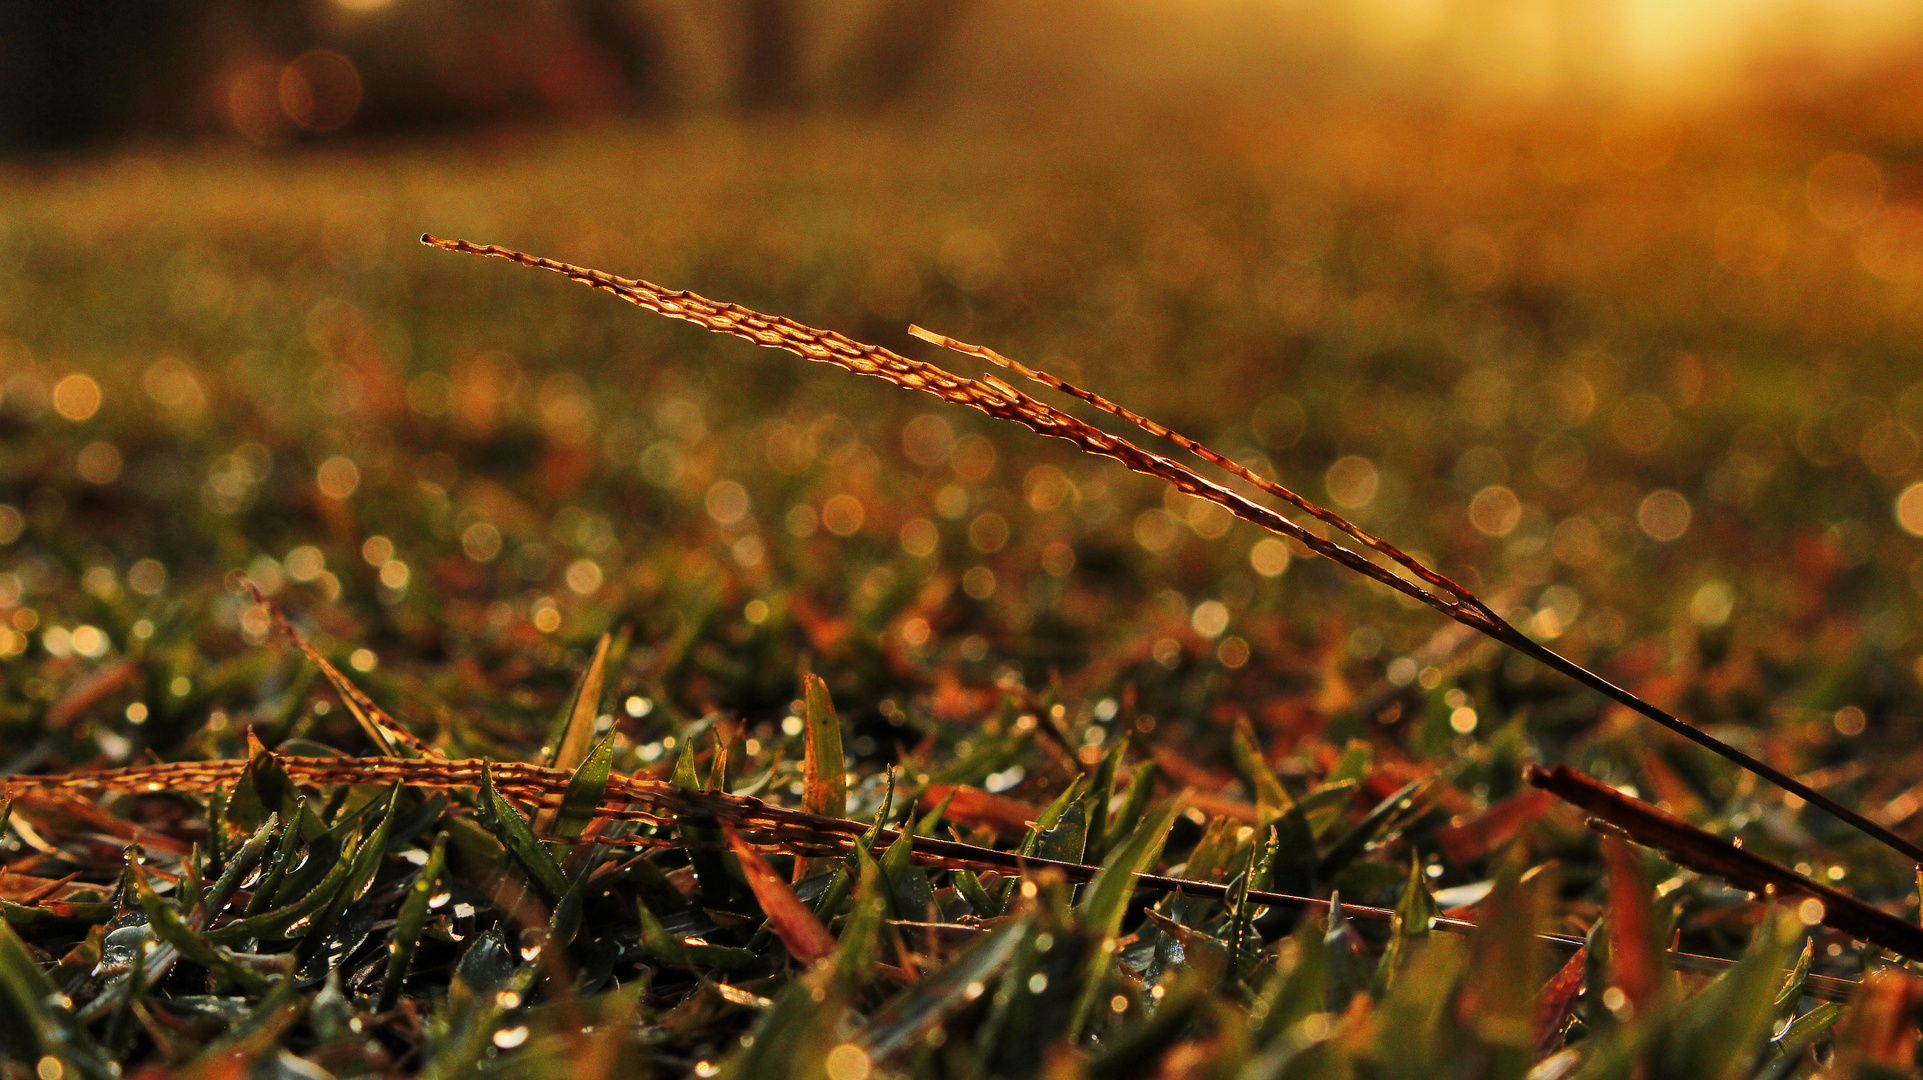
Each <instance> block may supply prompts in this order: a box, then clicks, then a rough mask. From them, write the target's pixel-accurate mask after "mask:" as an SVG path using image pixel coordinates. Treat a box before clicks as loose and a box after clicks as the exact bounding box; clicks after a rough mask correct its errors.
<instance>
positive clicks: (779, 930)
mask: <svg viewBox="0 0 1923 1080" xmlns="http://www.w3.org/2000/svg"><path fill="white" fill-rule="evenodd" d="M722 831H723V832H724V833H726V834H727V837H728V846H729V847H730V848H732V849H734V853H735V858H737V859H739V860H741V871H742V873H743V874H744V875H745V876H746V877H747V879H748V887H749V888H751V889H753V890H754V894H755V899H756V900H758V901H760V902H761V910H762V911H764V912H766V913H767V915H768V922H769V924H770V925H772V926H773V927H774V931H775V935H776V936H777V937H779V938H780V939H781V943H782V944H783V945H786V946H788V951H789V952H790V953H792V954H794V957H795V959H797V960H800V961H801V962H802V963H804V964H812V963H814V962H815V961H817V960H820V959H821V958H822V957H824V956H827V955H829V954H830V953H832V952H834V951H835V939H834V936H833V935H831V934H829V933H828V928H827V927H825V926H823V925H821V920H820V919H818V918H816V917H815V913H814V912H812V911H810V910H808V906H807V905H806V904H803V903H802V902H801V898H800V897H799V896H796V895H795V891H794V890H793V889H792V888H789V887H788V883H787V882H785V881H783V880H781V875H780V874H777V873H775V868H774V867H772V866H769V865H768V860H766V859H764V858H762V857H761V853H760V852H758V851H756V850H755V849H754V848H753V847H752V846H750V845H749V844H748V842H747V841H745V840H743V839H741V834H740V833H738V832H736V831H735V829H734V826H732V825H723V826H722Z"/></svg>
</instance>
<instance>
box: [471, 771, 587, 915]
mask: <svg viewBox="0 0 1923 1080" xmlns="http://www.w3.org/2000/svg"><path fill="white" fill-rule="evenodd" d="M479 817H480V819H481V824H483V825H485V826H486V827H487V828H488V831H490V832H492V833H493V834H494V837H495V839H497V840H499V841H500V842H501V846H503V847H505V848H507V850H508V854H510V855H512V856H513V857H514V861H515V862H518V863H520V864H521V869H522V870H524V871H526V872H527V876H528V880H529V881H531V882H533V884H534V887H535V889H537V890H539V892H540V893H541V895H542V897H543V898H544V899H545V900H546V901H547V903H548V905H549V906H550V907H551V906H553V905H554V904H555V903H556V902H558V901H559V900H560V899H561V897H562V895H564V894H565V893H566V892H567V891H568V879H567V875H566V874H563V873H562V872H561V864H560V863H558V862H556V861H555V860H554V853H553V852H551V851H549V850H548V849H547V845H546V844H543V843H541V842H540V841H539V840H537V839H535V838H534V830H533V829H531V828H529V827H528V823H527V819H526V818H524V817H522V816H521V812H520V811H519V810H516V809H515V808H514V804H512V803H510V802H508V801H507V799H505V798H503V797H502V796H501V793H500V792H499V791H498V790H496V789H495V787H494V770H493V769H491V768H489V767H488V765H487V763H486V762H483V763H482V764H481V813H480V815H479Z"/></svg>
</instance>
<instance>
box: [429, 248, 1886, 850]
mask: <svg viewBox="0 0 1923 1080" xmlns="http://www.w3.org/2000/svg"><path fill="white" fill-rule="evenodd" d="M421 242H422V243H424V244H428V245H430V246H433V247H438V248H444V249H446V250H448V251H459V252H466V253H468V254H472V255H484V256H489V257H492V258H499V259H506V260H508V261H510V262H515V263H519V264H521V265H522V266H530V267H535V268H538V269H542V270H551V271H553V272H555V273H557V274H562V275H564V276H566V277H567V278H569V279H570V280H573V281H576V282H579V283H581V284H583V285H587V286H589V287H590V288H595V289H600V290H602V291H604V292H610V293H613V294H614V295H616V296H619V297H620V298H622V299H623V300H626V301H628V302H629V303H631V304H634V305H636V306H638V307H641V308H643V309H645V310H648V311H652V312H655V313H656V314H659V315H663V316H666V317H668V318H671V319H680V320H683V321H685V322H691V323H694V324H695V325H696V326H700V327H703V328H705V329H708V330H712V331H715V332H716V333H722V334H731V335H733V336H735V337H738V338H742V339H744V340H746V341H751V342H753V343H754V344H756V345H761V346H763V347H765V348H770V349H785V350H787V351H788V352H792V353H794V354H795V355H797V356H800V357H802V358H803V359H806V360H813V361H817V362H819V363H825V364H833V365H835V366H836V367H840V368H843V369H845V370H848V371H852V372H854V373H855V374H858V375H869V376H873V377H875V378H879V379H883V380H885V381H887V382H890V383H893V384H894V385H896V386H899V387H902V388H903V389H908V390H916V391H919V392H921V393H925V394H931V395H933V396H935V397H938V398H941V399H942V400H944V401H948V402H951V403H953V404H956V405H964V406H967V407H969V408H972V409H977V410H979V411H981V412H984V413H987V414H988V415H990V416H995V417H1000V418H1002V419H1004V420H1009V421H1013V422H1014V423H1017V424H1020V425H1022V426H1023V427H1026V428H1028V429H1029V430H1031V431H1034V432H1036V433H1038V434H1041V435H1047V436H1050V437H1053V438H1058V439H1063V440H1066V441H1067V442H1069V443H1070V444H1072V445H1074V446H1075V447H1077V448H1078V449H1080V450H1083V451H1084V452H1086V453H1090V454H1094V455H1096V456H1098V457H1106V458H1112V459H1114V460H1115V461H1118V462H1120V463H1121V464H1122V465H1123V466H1125V467H1126V468H1128V469H1130V470H1133V471H1135V472H1138V473H1141V474H1143V475H1145V476H1153V477H1156V478H1158V479H1161V480H1164V481H1166V482H1167V483H1169V484H1170V485H1171V486H1173V487H1174V488H1175V489H1176V490H1177V491H1180V492H1182V493H1183V494H1185V495H1190V496H1193V497H1195V498H1198V499H1204V500H1206V501H1208V502H1212V503H1214V504H1216V505H1217V506H1220V507H1222V508H1223V509H1225V510H1227V511H1229V512H1230V513H1231V514H1234V515H1235V516H1236V517H1239V518H1241V519H1242V520H1244V521H1248V522H1252V523H1254V524H1256V525H1260V526H1262V527H1263V528H1266V529H1268V530H1270V531H1272V532H1275V533H1278V534H1280V535H1283V536H1287V537H1291V538H1293V539H1295V540H1297V541H1299V542H1301V543H1302V544H1303V545H1304V546H1306V547H1307V548H1309V549H1310V550H1311V551H1314V552H1316V553H1317V554H1319V555H1323V556H1325V557H1327V558H1329V559H1333V560H1334V561H1336V562H1338V563H1340V564H1342V565H1343V566H1344V567H1347V568H1348V569H1350V570H1352V571H1354V572H1356V573H1358V574H1361V575H1362V576H1364V577H1366V578H1369V579H1370V580H1372V581H1377V582H1380V583H1382V584H1384V585H1387V586H1388V587H1390V588H1392V589H1394V590H1396V591H1397V592H1400V593H1402V594H1404V595H1406V596H1409V597H1411V598H1413V599H1415V600H1418V601H1420V602H1422V603H1424V604H1426V605H1428V606H1430V607H1432V608H1435V609H1436V610H1437V611H1440V612H1442V613H1443V614H1445V615H1447V616H1449V617H1450V618H1451V619H1454V620H1456V621H1457V622H1459V623H1461V624H1463V625H1465V626H1468V627H1470V628H1471V629H1473V630H1476V631H1478V632H1480V633H1482V634H1485V635H1487V636H1488V637H1490V638H1492V639H1494V640H1496V641H1499V642H1501V643H1502V644H1504V645H1507V646H1509V647H1510V648H1512V649H1514V650H1516V651H1517V652H1520V653H1522V654H1523V655H1525V656H1529V657H1531V658H1533V659H1535V660H1537V661H1538V662H1540V663H1543V664H1545V665H1547V666H1549V667H1551V668H1554V669H1555V670H1557V671H1560V672H1562V673H1563V674H1564V675H1567V676H1568V677H1570V678H1572V679H1575V680H1576V681H1578V682H1580V683H1582V684H1584V685H1586V686H1588V687H1590V688H1591V689H1593V690H1595V691H1597V692H1598V693H1601V694H1603V695H1604V696H1606V697H1608V698H1610V699H1611V700H1614V701H1616V702H1618V703H1620V704H1622V705H1624V706H1626V707H1627V708H1630V709H1632V710H1634V711H1636V712H1639V713H1641V714H1642V715H1644V716H1646V717H1648V718H1650V719H1651V720H1654V721H1655V722H1657V723H1658V724H1661V725H1662V726H1663V727H1666V728H1668V729H1669V730H1670V731H1673V732H1675V733H1676V734H1678V735H1681V736H1683V737H1684V738H1686V739H1689V740H1690V741H1692V742H1695V743H1697V744H1698V745H1700V746H1703V747H1705V748H1707V749H1709V750H1711V751H1713V752H1715V753H1716V754H1719V755H1721V756H1722V757H1724V758H1725V759H1727V760H1729V761H1731V762H1733V763H1735V764H1737V765H1739V766H1741V767H1742V768H1744V769H1747V770H1749V771H1750V772H1752V773H1755V774H1756V775H1758V776H1761V777H1763V778H1764V779H1766V780H1768V781H1770V782H1771V783H1773V784H1775V785H1777V786H1778V787H1781V788H1783V789H1784V790H1785V791H1789V792H1791V793H1793V794H1795V795H1797V796H1798V797H1800V798H1802V799H1803V800H1804V801H1806V802H1808V803H1810V804H1811V805H1813V806H1816V807H1818V808H1820V809H1822V810H1823V811H1825V812H1827V813H1829V814H1830V815H1832V816H1834V817H1836V818H1837V819H1838V820H1840V821H1843V822H1845V823H1847V824H1849V825H1850V826H1851V827H1853V828H1855V829H1857V830H1859V831H1861V832H1862V833H1864V834H1865V835H1867V836H1870V837H1872V838H1874V839H1875V840H1877V841H1878V842H1879V843H1882V844H1884V845H1886V846H1888V847H1890V848H1891V849H1893V850H1895V851H1898V852H1901V853H1902V854H1903V855H1904V856H1906V857H1907V858H1909V859H1911V860H1913V861H1915V862H1918V863H1923V846H1919V845H1917V844H1915V843H1912V842H1911V841H1909V840H1907V839H1905V838H1903V837H1901V836H1898V835H1897V834H1896V833H1894V832H1892V831H1890V830H1889V829H1887V828H1885V827H1884V826H1882V825H1880V824H1878V823H1876V822H1874V821H1872V820H1870V819H1869V818H1867V817H1865V816H1864V815H1862V814H1860V813H1857V812H1856V811H1855V810H1852V809H1850V808H1849V807H1847V806H1844V805H1843V804H1841V803H1839V802H1837V801H1836V800H1835V799H1832V798H1830V797H1829V796H1827V795H1825V794H1823V793H1822V792H1820V791H1817V790H1816V789H1814V788H1812V787H1810V786H1809V785H1808V784H1805V783H1803V782H1802V781H1800V780H1798V779H1797V778H1795V777H1794V776H1791V775H1789V774H1788V773H1786V772H1784V771H1782V770H1781V769H1778V768H1776V767H1774V766H1772V765H1770V764H1768V763H1767V762H1764V761H1762V760H1760V759H1758V758H1756V757H1755V756H1753V755H1751V754H1748V753H1745V752H1743V751H1742V750H1739V749H1737V748H1736V747H1734V746H1731V745H1730V744H1728V743H1726V742H1724V741H1723V740H1721V739H1718V738H1716V737H1715V736H1713V735H1711V734H1709V733H1708V732H1706V731H1704V730H1702V729H1701V728H1698V727H1696V726H1695V725H1693V724H1690V723H1687V722H1685V721H1683V720H1681V719H1680V718H1678V717H1676V716H1673V715H1671V714H1670V713H1668V712H1666V711H1664V710H1662V709H1659V708H1657V707H1656V706H1655V705H1652V704H1650V703H1649V702H1647V701H1644V700H1643V699H1642V698H1640V697H1637V696H1636V695H1635V694H1632V693H1630V692H1629V691H1628V690H1625V689H1623V688H1622V687H1620V686H1617V685H1616V684H1614V683H1612V682H1610V681H1609V680H1608V679H1605V678H1603V677H1602V676H1600V675H1598V674H1596V673H1595V672H1593V671H1590V670H1589V669H1588V668H1585V667H1583V666H1582V665H1581V664H1578V663H1576V662H1575V661H1573V660H1570V659H1568V658H1567V657H1565V656H1562V655H1561V654H1560V653H1557V652H1556V651H1554V650H1553V649H1550V648H1548V647H1547V646H1545V645H1542V644H1541V643H1539V642H1537V641H1535V640H1533V639H1531V638H1530V637H1529V636H1528V635H1527V634H1524V633H1523V632H1522V631H1520V630H1518V629H1516V628H1515V627H1514V626H1511V625H1510V624H1509V623H1508V622H1506V621H1504V620H1503V619H1501V618H1500V617H1498V616H1497V615H1495V613H1494V612H1493V611H1491V610H1490V609H1489V607H1488V606H1487V605H1485V604H1483V603H1482V602H1481V601H1479V600H1476V599H1475V598H1474V597H1473V596H1471V595H1470V594H1469V593H1468V592H1467V591H1466V590H1464V589H1463V588H1462V587H1461V586H1460V585H1457V584H1456V583H1454V582H1453V581H1450V580H1449V579H1448V578H1446V577H1444V576H1442V575H1441V574H1439V573H1436V572H1435V571H1433V570H1429V569H1427V568H1426V567H1423V566H1422V564H1421V563H1419V562H1418V561H1417V560H1415V559H1413V558H1411V557H1409V556H1408V555H1406V554H1404V553H1402V552H1400V551H1398V550H1397V549H1395V548H1394V547H1393V546H1392V545H1389V544H1387V543H1385V542H1383V541H1380V540H1377V539H1376V538H1374V537H1373V536H1370V535H1369V534H1367V533H1365V532H1363V531H1362V530H1361V529H1359V528H1357V527H1356V526H1354V525H1353V524H1351V523H1350V522H1348V521H1347V520H1346V519H1344V518H1342V517H1341V516H1340V515H1338V514H1335V513H1333V512H1332V511H1329V510H1326V509H1323V508H1321V507H1318V506H1316V505H1315V504H1314V503H1311V502H1309V501H1308V500H1306V499H1303V498H1301V497H1300V496H1298V495H1296V494H1295V493H1293V492H1289V491H1288V490H1287V489H1286V488H1283V487H1281V485H1279V484H1271V483H1268V482H1265V481H1261V479H1260V478H1259V477H1258V476H1257V475H1256V474H1255V473H1253V472H1252V471H1251V470H1248V469H1246V468H1243V467H1241V466H1239V465H1237V464H1236V463H1234V462H1232V461H1230V460H1229V459H1228V458H1225V457H1223V456H1222V455H1219V454H1215V453H1214V452H1213V451H1208V450H1207V449H1206V448H1205V447H1201V444H1200V443H1197V442H1195V441H1194V440H1192V439H1187V438H1186V437H1181V436H1177V435H1176V433H1175V432H1172V431H1169V429H1167V428H1165V427H1162V426H1161V425H1159V424H1154V422H1153V421H1149V420H1147V419H1146V418H1142V417H1138V416H1137V415H1136V414H1134V413H1131V412H1129V411H1128V410H1125V409H1122V408H1121V407H1120V406H1118V405H1114V404H1113V403H1111V402H1107V401H1106V400H1105V399H1102V398H1099V397H1098V396H1096V395H1094V394H1092V393H1089V392H1087V391H1084V390H1081V389H1079V388H1077V387H1072V386H1070V385H1069V384H1067V383H1065V382H1063V381H1062V380H1060V379H1056V378H1055V377H1053V376H1050V375H1046V374H1045V373H1043V372H1039V371H1035V370H1034V369H1032V368H1027V367H1017V366H1015V364H1014V361H1011V360H1008V359H1007V358H1006V357H1001V356H1000V354H999V353H993V352H992V350H986V349H982V348H980V347H979V346H973V345H967V344H965V343H962V342H957V341H954V339H952V338H946V337H942V336H941V335H928V334H926V332H925V331H924V334H925V335H926V336H927V337H929V338H930V339H938V340H939V343H940V344H943V345H945V346H948V347H951V348H958V349H960V351H962V352H965V353H968V354H970V355H976V356H981V357H983V358H985V359H990V360H991V361H993V362H996V363H1000V364H1003V365H1004V366H1007V367H1008V368H1009V369H1010V370H1014V371H1019V372H1021V373H1022V374H1023V375H1024V376H1026V377H1029V378H1033V379H1037V380H1039V381H1041V382H1042V383H1043V384H1044V385H1048V386H1052V387H1055V388H1057V389H1060V390H1062V391H1063V392H1065V393H1069V394H1072V395H1074V396H1076V397H1077V398H1079V399H1081V400H1083V401H1086V402H1089V403H1090V404H1094V405H1096V406H1097V407H1098V408H1103V409H1105V411H1108V412H1110V413H1112V414H1113V415H1116V416H1120V417H1123V418H1124V419H1128V420H1130V422H1132V423H1136V424H1139V425H1143V426H1144V428H1145V430H1148V431H1150V432H1151V433H1154V434H1156V435H1158V436H1161V437H1164V438H1175V439H1178V440H1179V441H1178V442H1177V445H1180V446H1183V447H1184V448H1185V449H1189V450H1191V452H1196V453H1205V454H1206V457H1205V460H1209V461H1211V462H1212V463H1214V464H1217V465H1220V466H1221V467H1223V468H1228V469H1230V470H1231V471H1232V472H1235V475H1237V476H1240V477H1242V478H1243V479H1244V480H1249V481H1250V482H1252V483H1259V484H1260V485H1261V486H1262V490H1264V491H1267V492H1269V493H1270V494H1273V495H1276V496H1277V497H1278V498H1282V499H1284V500H1285V501H1287V502H1288V503H1289V504H1290V505H1292V506H1295V507H1297V508H1298V509H1301V510H1303V511H1304V512H1306V513H1309V514H1311V515H1312V516H1314V517H1315V518H1316V519H1317V520H1319V521H1322V522H1324V523H1325V524H1327V525H1329V526H1331V527H1333V528H1335V529H1337V530H1339V531H1340V532H1341V533H1342V534H1344V535H1346V536H1348V537H1350V538H1351V539H1354V540H1355V541H1356V542H1357V543H1360V544H1362V545H1364V546H1365V547H1367V548H1369V549H1370V550H1373V551H1375V552H1377V553H1378V554H1381V555H1384V556H1385V557H1387V558H1389V559H1390V560H1391V561H1392V562H1393V563H1394V564H1395V565H1396V566H1397V567H1399V568H1401V569H1402V570H1404V571H1406V572H1407V573H1408V574H1411V575H1414V578H1413V579H1412V578H1411V577H1406V576H1404V575H1403V574H1399V573H1396V572H1395V571H1393V570H1391V569H1389V568H1388V567H1385V566H1382V565H1381V564H1379V563H1377V562H1375V561H1374V560H1373V559H1370V558H1369V557H1368V556H1366V555H1364V554H1362V553H1361V552H1358V551H1355V550H1354V549H1352V548H1349V547H1347V546H1344V545H1343V544H1340V543H1337V542H1336V541H1334V540H1330V539H1327V538H1324V537H1322V536H1320V535H1318V534H1317V533H1315V532H1313V531H1311V530H1310V529H1308V528H1306V527H1304V526H1303V525H1301V524H1299V523H1298V522H1296V521H1294V520H1292V519H1290V518H1288V517H1286V516H1284V515H1283V514H1281V513H1279V512H1278V511H1276V510H1274V509H1272V508H1270V507H1267V506H1264V505H1262V504H1260V503H1256V502H1254V501H1252V500H1250V499H1248V498H1247V497H1245V496H1243V495H1241V494H1240V493H1238V492H1235V491H1232V490H1230V489H1229V488H1226V487H1224V486H1222V485H1220V484H1217V483H1215V482H1213V481H1211V480H1208V479H1205V478H1204V477H1202V476H1200V475H1198V474H1197V473H1195V472H1194V471H1193V470H1191V469H1189V468H1187V467H1185V466H1183V465H1181V464H1179V463H1177V462H1174V461H1171V460H1169V459H1168V458H1165V457H1162V456H1160V455H1157V454H1153V453H1150V452H1148V451H1146V450H1143V449H1142V448H1140V447H1138V446H1136V445H1135V444H1134V443H1131V442H1129V441H1128V440H1127V439H1124V438H1122V437H1120V436H1118V435H1112V434H1110V433H1108V432H1106V431H1103V430H1101V429H1099V428H1096V427H1094V426H1092V425H1090V424H1088V423H1085V422H1083V421H1082V420H1080V419H1077V418H1076V417H1074V416H1071V415H1070V414H1068V413H1065V412H1063V411H1062V410H1060V409H1057V408H1054V407H1053V406H1050V405H1047V404H1045V403H1043V402H1041V401H1038V400H1036V399H1035V398H1033V397H1030V396H1029V395H1027V394H1024V393H1023V392H1021V391H1020V390H1017V389H1016V388H1014V387H1013V386H1010V385H1009V384H1008V383H1006V382H1004V381H1003V380H1001V379H998V378H996V377H995V376H993V375H990V376H987V377H985V378H983V379H970V378H966V377H964V376H960V375H956V374H954V373H952V372H949V371H947V370H945V369H943V368H941V367H939V366H937V365H935V364H931V363H928V362H926V361H922V360H914V359H910V358H908V357H905V356H902V355H901V354H899V353H896V352H894V351H892V350H889V349H885V348H882V347H880V346H878V345H868V344H864V343H862V342H858V341H854V340H852V339H850V338H848V337H845V336H843V335H841V334H838V333H835V332H833V331H829V330H817V329H815V328H813V327H809V326H804V325H802V324H801V323H798V322H795V321H794V320H792V319H786V318H782V317H780V316H775V315H764V314H762V313H760V312H757V311H754V310H751V309H749V308H745V307H742V306H740V305H739V304H728V303H722V302H719V301H715V300H710V299H708V298H706V297H703V296H700V295H697V294H695V293H692V292H688V291H687V290H675V289H665V288H662V287H661V286H659V285H655V284H653V283H651V282H647V281H642V280H640V279H637V278H623V277H616V276H615V275H613V274H608V273H605V272H603V271H600V270H591V269H589V268H587V267H583V266H574V265H572V264H570V263H564V262H559V261H556V260H554V259H547V258H542V257H540V256H536V255H529V254H526V253H524V252H519V251H514V250H512V249H509V248H504V247H497V246H495V245H492V244H474V243H471V242H469V241H466V240H444V239H441V238H439V237H435V236H429V235H423V236H422V237H421ZM1151 425H1152V426H1151ZM1252 478H1253V479H1252Z"/></svg>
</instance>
